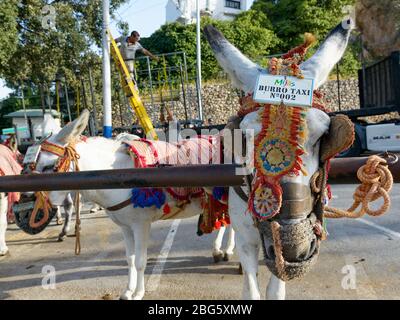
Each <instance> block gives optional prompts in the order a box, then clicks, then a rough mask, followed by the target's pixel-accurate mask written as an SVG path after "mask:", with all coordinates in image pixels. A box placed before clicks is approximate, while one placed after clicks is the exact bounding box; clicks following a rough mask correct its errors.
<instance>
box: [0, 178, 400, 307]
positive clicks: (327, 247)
mask: <svg viewBox="0 0 400 320" xmlns="http://www.w3.org/2000/svg"><path fill="white" fill-rule="evenodd" d="M354 188H355V186H354V185H334V186H333V194H334V199H333V201H332V202H331V205H332V206H337V207H340V208H347V207H349V206H350V204H351V203H352V202H351V197H352V192H353V190H354ZM391 197H392V206H391V210H390V212H388V213H387V214H385V215H384V216H382V217H379V218H373V217H365V218H362V219H360V220H348V219H346V220H345V219H339V220H329V221H328V231H329V237H328V240H327V241H324V242H323V243H322V250H321V254H320V257H319V261H318V264H317V265H316V266H315V267H314V269H313V270H312V271H311V272H310V273H309V274H307V275H306V276H305V277H304V278H303V279H301V280H294V281H291V282H289V283H288V284H287V299H296V300H297V299H400V277H399V275H400V212H399V208H400V185H395V187H394V189H393V191H392V193H391ZM82 218H83V219H82V240H81V241H82V253H81V255H80V256H75V254H74V238H73V237H69V238H67V239H66V240H65V241H64V242H61V243H60V242H56V239H57V235H58V233H59V232H60V229H61V227H60V226H56V225H55V224H51V225H50V226H49V227H48V228H47V229H46V230H45V231H43V232H42V233H41V234H38V235H36V236H29V235H27V234H24V233H23V232H21V231H20V230H18V229H17V227H16V226H15V225H11V226H10V227H9V231H8V233H7V239H8V246H9V249H10V255H8V256H5V257H0V299H49V300H50V299H51V300H52V299H118V297H119V295H120V293H121V292H122V291H123V289H124V288H125V287H126V283H127V263H126V261H125V251H124V246H123V241H122V234H121V233H120V231H119V228H118V227H117V226H116V225H115V224H114V223H113V222H111V220H110V219H109V218H108V217H107V216H106V215H105V214H104V212H102V211H101V212H98V213H94V214H89V213H83V216H82ZM196 223H197V218H192V219H186V220H175V222H173V221H160V222H156V223H154V224H153V227H152V231H151V242H150V245H149V255H148V256H149V260H148V265H147V269H146V282H147V284H148V288H149V290H148V291H147V292H146V295H145V299H169V300H182V299H240V297H241V291H242V276H241V275H239V274H238V257H237V255H234V256H233V259H232V261H229V262H220V263H219V264H214V262H213V259H212V256H211V248H212V242H213V239H214V235H204V236H202V237H198V236H197V235H196ZM168 235H169V237H167V236H168ZM166 239H169V240H167V244H168V243H169V244H171V247H170V248H169V247H167V245H166ZM171 240H173V241H172V242H171ZM167 249H169V251H168V250H167ZM259 264H260V269H259V275H258V278H259V283H260V288H261V292H262V296H263V297H264V296H265V288H266V285H267V281H268V279H269V277H270V273H269V271H268V270H267V268H266V267H265V266H264V265H263V261H262V255H261V252H260V260H259ZM160 270H161V272H162V273H161V275H160V274H159V272H160ZM53 271H55V285H54V286H51V285H49V283H50V282H49V281H48V278H46V276H47V277H48V276H49V272H50V275H51V273H52V272H53ZM349 272H351V273H353V272H355V278H352V279H354V280H355V282H348V281H346V279H347V278H346V276H348V273H349ZM43 283H44V286H42V284H43ZM346 284H347V285H346ZM349 284H351V285H350V286H349ZM352 285H354V288H353V286H352Z"/></svg>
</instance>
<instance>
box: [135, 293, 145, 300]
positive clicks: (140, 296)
mask: <svg viewBox="0 0 400 320" xmlns="http://www.w3.org/2000/svg"><path fill="white" fill-rule="evenodd" d="M143 297H144V292H138V293H136V294H135V295H134V296H133V298H132V300H143Z"/></svg>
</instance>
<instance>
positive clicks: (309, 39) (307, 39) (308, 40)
mask: <svg viewBox="0 0 400 320" xmlns="http://www.w3.org/2000/svg"><path fill="white" fill-rule="evenodd" d="M316 42H317V38H315V36H314V35H313V34H312V33H309V32H306V33H305V34H304V46H305V47H306V48H307V49H308V48H310V47H311V46H313V45H314V44H315V43H316Z"/></svg>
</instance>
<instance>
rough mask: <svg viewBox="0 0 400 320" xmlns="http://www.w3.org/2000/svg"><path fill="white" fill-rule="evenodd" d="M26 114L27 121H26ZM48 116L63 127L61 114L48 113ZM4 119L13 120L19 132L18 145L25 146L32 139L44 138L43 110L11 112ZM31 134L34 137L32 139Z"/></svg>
mask: <svg viewBox="0 0 400 320" xmlns="http://www.w3.org/2000/svg"><path fill="white" fill-rule="evenodd" d="M25 114H26V120H25ZM46 114H51V116H52V117H53V118H54V119H55V120H56V122H57V124H58V125H60V126H61V122H60V121H61V120H60V113H59V112H57V111H56V110H51V113H50V111H46ZM4 118H11V119H12V125H13V127H14V128H15V129H16V131H17V139H18V144H19V145H20V144H24V143H27V142H29V141H30V139H33V140H34V141H35V140H38V139H40V138H42V137H43V119H44V117H43V112H42V110H41V109H27V110H26V111H24V110H18V111H15V112H11V113H9V114H7V115H5V116H4ZM31 133H32V134H33V137H31Z"/></svg>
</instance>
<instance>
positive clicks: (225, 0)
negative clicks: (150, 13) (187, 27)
mask: <svg viewBox="0 0 400 320" xmlns="http://www.w3.org/2000/svg"><path fill="white" fill-rule="evenodd" d="M253 1H254V0H199V5H200V14H201V15H209V16H211V17H212V18H214V19H218V20H232V19H233V18H234V17H235V16H236V15H237V14H239V13H241V12H243V11H246V10H249V9H250V7H251V5H252V4H253ZM195 20H196V0H168V2H167V5H166V21H167V22H174V21H180V22H182V23H184V24H189V23H193V22H195Z"/></svg>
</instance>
